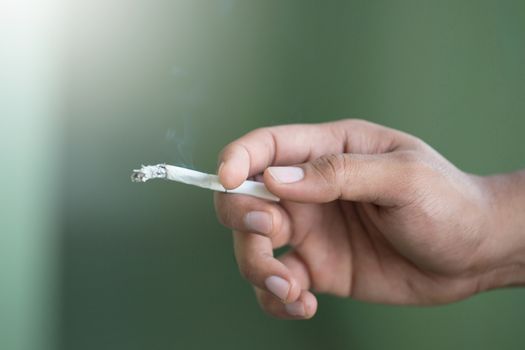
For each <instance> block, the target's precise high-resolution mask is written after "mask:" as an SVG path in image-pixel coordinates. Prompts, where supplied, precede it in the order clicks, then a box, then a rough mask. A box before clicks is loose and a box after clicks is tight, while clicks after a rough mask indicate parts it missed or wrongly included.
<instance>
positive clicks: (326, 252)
mask: <svg viewBox="0 0 525 350" xmlns="http://www.w3.org/2000/svg"><path fill="white" fill-rule="evenodd" d="M220 161H221V166H220V168H219V177H220V180H221V182H222V184H223V185H224V186H225V187H226V188H228V189H230V188H235V187H237V186H239V185H240V184H241V183H242V182H243V181H245V180H246V179H248V178H249V177H257V178H259V179H261V181H264V183H265V184H266V186H267V188H268V189H269V190H270V191H271V192H273V193H274V194H275V195H277V196H278V197H280V198H281V199H282V200H281V202H280V203H271V202H267V201H264V200H260V199H256V198H253V197H248V196H243V195H232V194H224V193H216V195H215V205H216V211H217V215H218V218H219V220H220V221H221V222H222V223H223V224H224V225H225V226H227V227H230V228H232V229H233V230H234V248H235V256H236V259H237V263H238V265H239V269H240V271H241V274H242V275H243V276H244V277H245V278H246V279H247V280H248V281H249V282H250V283H252V284H253V286H254V287H255V291H256V295H257V298H258V300H259V303H260V304H261V306H262V308H263V309H264V310H266V311H267V312H268V313H270V314H272V315H274V316H276V317H279V318H292V319H302V318H310V317H312V316H313V315H314V314H315V312H316V309H317V301H316V298H315V296H314V294H312V292H311V291H315V292H320V293H330V294H334V295H337V296H343V297H352V298H354V299H357V300H363V301H368V302H379V303H388V304H419V305H423V304H440V303H447V302H452V301H455V300H459V299H462V298H465V297H468V296H470V295H472V294H475V293H477V292H478V291H480V290H484V289H488V288H492V287H493V286H494V284H495V283H496V282H494V281H496V280H497V278H494V276H495V275H497V274H498V273H499V272H501V270H502V269H504V268H505V266H503V264H502V263H501V261H502V259H503V256H504V255H505V248H504V247H503V245H502V244H498V242H497V239H495V238H494V237H493V236H494V235H493V233H494V228H495V224H494V220H493V219H492V217H491V215H489V212H490V210H491V208H492V205H493V203H492V197H491V193H492V191H490V186H489V185H488V184H487V181H486V180H485V179H484V178H481V177H477V176H474V175H470V174H467V173H464V172H462V171H460V170H459V169H457V168H456V167H454V166H453V165H452V164H451V163H449V162H448V161H447V160H446V159H445V158H443V157H442V156H441V155H440V154H439V153H437V152H436V151H435V150H433V149H432V148H431V147H430V146H428V145H427V144H425V143H424V142H422V141H421V140H419V139H417V138H415V137H413V136H411V135H408V134H405V133H403V132H400V131H396V130H393V129H389V128H386V127H383V126H380V125H376V124H372V123H369V122H365V121H361V120H342V121H337V122H332V123H325V124H316V125H285V126H277V127H270V128H262V129H258V130H255V131H253V132H250V133H248V134H247V135H245V136H243V137H241V138H240V139H238V140H236V141H234V142H232V143H231V144H229V145H228V146H227V147H226V148H225V149H224V150H223V152H222V153H221V156H220ZM261 174H262V176H261ZM284 245H288V246H290V250H289V251H288V252H287V253H285V254H284V255H283V256H280V257H278V258H275V257H274V256H273V249H276V248H278V247H282V246H284Z"/></svg>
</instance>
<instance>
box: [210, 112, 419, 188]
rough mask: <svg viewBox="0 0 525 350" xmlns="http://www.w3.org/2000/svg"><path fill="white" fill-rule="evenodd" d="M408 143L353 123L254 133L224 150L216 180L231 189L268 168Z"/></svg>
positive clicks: (387, 131)
mask: <svg viewBox="0 0 525 350" xmlns="http://www.w3.org/2000/svg"><path fill="white" fill-rule="evenodd" d="M409 139H410V136H408V135H406V134H403V133H401V132H399V131H395V130H392V129H389V128H386V127H383V126H380V125H377V124H373V123H369V122H365V121H361V120H352V119H350V120H342V121H337V122H333V123H325V124H310V125H306V124H302V125H301V124H298V125H283V126H276V127H269V128H262V129H257V130H254V131H252V132H250V133H248V134H246V135H244V136H243V137H241V138H239V139H238V140H236V141H234V142H232V143H230V144H229V145H228V146H226V147H225V148H224V150H223V151H222V152H221V156H220V164H221V165H220V166H219V172H218V173H219V179H220V181H221V183H222V184H223V185H224V187H226V188H227V189H231V188H235V187H238V186H239V185H240V184H241V183H242V182H243V181H245V180H246V179H247V178H248V177H249V176H253V175H256V174H259V173H262V172H263V171H264V170H265V169H266V168H267V167H268V166H270V165H289V164H298V163H303V162H305V161H308V160H311V159H315V158H318V157H320V156H322V155H326V154H339V153H348V152H352V153H364V154H370V153H382V152H387V151H389V150H392V149H395V148H397V147H399V145H401V144H403V143H405V142H408V141H407V140H409Z"/></svg>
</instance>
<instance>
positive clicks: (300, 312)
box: [284, 301, 306, 317]
mask: <svg viewBox="0 0 525 350" xmlns="http://www.w3.org/2000/svg"><path fill="white" fill-rule="evenodd" d="M284 308H285V309H286V312H288V314H290V315H292V316H299V317H304V315H306V312H305V311H304V305H303V303H302V302H301V301H296V302H293V303H290V304H285V305H284Z"/></svg>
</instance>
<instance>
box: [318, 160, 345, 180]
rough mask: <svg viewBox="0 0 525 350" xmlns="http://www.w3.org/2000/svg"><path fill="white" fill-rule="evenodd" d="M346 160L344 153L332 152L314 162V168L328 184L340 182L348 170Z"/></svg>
mask: <svg viewBox="0 0 525 350" xmlns="http://www.w3.org/2000/svg"><path fill="white" fill-rule="evenodd" d="M345 167H346V160H345V156H344V155H343V154H330V155H326V156H323V157H321V158H318V159H316V160H314V161H313V162H312V168H313V169H314V171H315V172H316V173H317V174H318V175H319V176H320V177H321V179H323V180H324V181H325V182H326V183H327V184H329V185H333V184H335V183H338V182H339V180H340V178H341V177H342V176H343V175H344V173H345V172H346V169H345Z"/></svg>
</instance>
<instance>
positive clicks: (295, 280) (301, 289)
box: [234, 232, 317, 319]
mask: <svg viewBox="0 0 525 350" xmlns="http://www.w3.org/2000/svg"><path fill="white" fill-rule="evenodd" d="M234 239H235V256H236V258H237V263H238V265H239V269H240V271H241V274H242V275H243V276H244V277H245V278H246V279H248V281H249V282H250V283H252V284H253V285H254V286H255V291H256V296H257V299H258V301H259V304H260V305H261V307H262V308H263V309H264V310H265V311H266V312H267V313H269V314H270V315H273V316H275V317H278V318H283V319H308V318H311V317H312V316H313V315H314V314H315V312H316V310H317V300H316V298H315V296H314V295H313V294H312V293H311V292H309V291H308V288H309V287H310V277H309V274H308V269H307V267H306V265H305V264H304V262H303V261H302V260H301V258H300V257H299V256H298V255H297V253H296V252H295V251H291V252H288V253H287V254H285V255H283V256H282V257H280V258H279V259H275V258H273V256H271V255H269V252H271V250H268V248H269V245H268V238H266V237H263V236H260V235H255V234H249V233H242V232H234ZM261 254H262V255H263V257H262V258H261V257H260V255H261ZM261 281H263V283H261ZM290 281H291V282H290Z"/></svg>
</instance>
